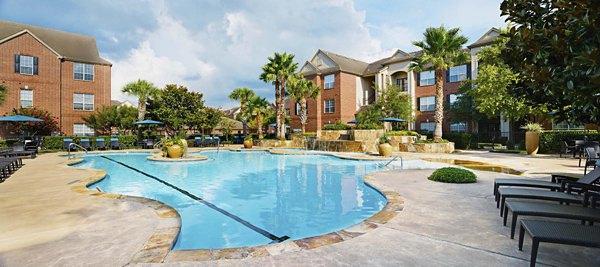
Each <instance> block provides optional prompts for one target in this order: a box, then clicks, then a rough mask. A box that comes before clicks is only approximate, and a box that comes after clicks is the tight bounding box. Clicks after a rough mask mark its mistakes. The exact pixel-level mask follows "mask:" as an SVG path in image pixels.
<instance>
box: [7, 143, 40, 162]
mask: <svg viewBox="0 0 600 267" xmlns="http://www.w3.org/2000/svg"><path fill="white" fill-rule="evenodd" d="M5 155H7V156H9V157H30V158H32V159H34V158H35V157H36V156H37V151H27V150H25V146H23V145H22V144H19V143H15V144H14V146H13V149H12V151H9V152H6V153H5Z"/></svg>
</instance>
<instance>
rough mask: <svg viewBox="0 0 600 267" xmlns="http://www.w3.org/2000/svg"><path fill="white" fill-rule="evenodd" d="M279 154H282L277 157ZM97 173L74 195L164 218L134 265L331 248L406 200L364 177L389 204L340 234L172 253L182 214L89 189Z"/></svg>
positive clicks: (373, 225) (147, 201) (373, 224)
mask: <svg viewBox="0 0 600 267" xmlns="http://www.w3.org/2000/svg"><path fill="white" fill-rule="evenodd" d="M228 150H231V151H271V152H272V150H270V149H262V148H261V149H239V150H236V149H228ZM274 154H279V153H274ZM282 154H283V153H282ZM81 161H83V159H77V160H73V161H72V162H67V165H69V166H70V165H75V164H77V163H80V162H81ZM81 169H87V170H90V171H93V172H94V175H93V176H91V177H88V178H86V179H82V180H80V181H78V182H76V183H75V184H73V185H72V186H71V190H72V191H74V192H78V193H82V194H88V195H92V196H98V197H104V198H112V199H122V200H126V201H134V202H138V203H140V204H143V205H145V206H147V207H149V208H152V209H153V210H154V212H155V213H156V215H157V216H158V217H159V218H160V221H159V224H158V227H157V229H156V230H155V231H154V233H153V234H152V236H151V237H150V238H149V239H148V240H147V241H146V244H145V245H144V247H143V248H142V249H141V250H140V251H138V252H137V253H136V254H135V255H134V256H133V258H132V259H131V261H130V263H161V262H180V261H211V260H221V259H242V258H253V257H266V256H274V255H279V254H283V253H288V252H295V251H302V250H309V249H314V248H318V247H322V246H326V245H330V244H335V243H339V242H343V241H346V240H349V239H352V238H355V237H358V236H361V235H363V234H365V233H367V232H368V231H371V230H373V229H376V228H378V227H379V226H380V225H383V224H386V223H387V222H389V221H390V220H391V219H393V218H394V217H396V215H398V213H399V212H400V211H402V210H403V209H404V199H403V198H402V197H401V196H400V195H399V194H398V193H397V192H394V191H393V190H391V189H390V188H388V187H386V186H385V185H383V184H381V183H379V182H378V181H377V180H376V179H375V178H374V177H373V176H371V175H366V176H365V177H364V183H365V185H367V186H369V187H371V188H373V189H375V190H376V191H378V192H379V193H381V194H382V195H383V196H384V197H385V198H386V200H387V204H386V205H385V207H384V208H383V209H382V210H381V211H379V212H378V213H376V214H375V215H373V216H371V217H369V218H367V219H366V220H364V221H362V222H360V223H358V224H355V225H353V226H350V227H348V228H346V229H342V230H339V231H336V232H332V233H327V234H324V235H320V236H314V237H307V238H303V239H299V240H293V241H285V242H282V243H277V244H268V245H263V246H255V247H242V248H228V249H196V250H171V248H172V247H173V245H174V244H175V241H176V240H177V237H178V235H179V231H180V229H181V217H180V215H179V213H178V212H177V211H176V210H175V209H173V208H171V207H170V206H168V205H166V204H164V203H162V202H160V201H157V200H153V199H148V198H143V197H135V196H127V195H121V194H112V193H106V192H99V191H94V190H90V189H88V186H89V185H92V184H94V183H97V182H99V181H101V180H102V179H104V178H105V177H106V172H105V171H103V170H98V169H91V168H81Z"/></svg>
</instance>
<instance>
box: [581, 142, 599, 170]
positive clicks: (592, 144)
mask: <svg viewBox="0 0 600 267" xmlns="http://www.w3.org/2000/svg"><path fill="white" fill-rule="evenodd" d="M588 148H592V149H593V151H594V152H593V153H590V155H588V153H587V152H586V151H588ZM580 149H581V150H580V151H581V152H580V154H579V167H581V161H582V160H583V159H588V158H590V157H592V158H598V154H600V144H599V143H598V142H596V141H585V143H584V144H583V146H580ZM589 151H590V152H592V150H589ZM582 154H583V156H582Z"/></svg>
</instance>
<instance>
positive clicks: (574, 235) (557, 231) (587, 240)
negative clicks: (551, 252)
mask: <svg viewBox="0 0 600 267" xmlns="http://www.w3.org/2000/svg"><path fill="white" fill-rule="evenodd" d="M525 232H527V234H529V236H531V259H530V261H529V266H531V267H533V266H535V262H536V260H537V252H538V248H539V245H540V243H541V242H546V243H555V244H565V245H575V246H584V247H594V248H599V247H600V227H593V226H586V225H579V224H572V223H564V222H546V221H536V220H521V232H520V233H519V250H523V239H524V237H525Z"/></svg>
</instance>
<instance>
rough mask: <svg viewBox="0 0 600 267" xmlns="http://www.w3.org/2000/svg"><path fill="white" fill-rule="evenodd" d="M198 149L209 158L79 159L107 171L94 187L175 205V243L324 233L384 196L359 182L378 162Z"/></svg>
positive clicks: (370, 211)
mask: <svg viewBox="0 0 600 267" xmlns="http://www.w3.org/2000/svg"><path fill="white" fill-rule="evenodd" d="M201 154H202V155H206V156H208V157H209V158H210V159H209V160H207V161H203V162H189V163H173V162H168V163H164V162H153V161H148V160H147V159H146V157H147V156H149V155H150V154H148V153H129V154H122V153H113V154H96V155H94V154H90V155H87V156H84V158H85V161H84V162H83V163H81V164H79V165H77V166H79V167H91V168H98V169H103V170H106V171H107V173H108V176H107V177H106V179H104V180H102V181H100V182H98V183H96V184H94V185H92V186H91V187H96V186H98V187H100V188H101V189H102V190H104V191H106V192H112V193H119V194H126V195H133V196H143V197H147V198H151V199H156V200H159V201H161V202H163V203H165V204H167V205H169V206H171V207H173V208H175V209H176V210H177V211H178V212H179V213H180V215H181V219H182V228H181V233H180V235H179V239H178V240H177V242H176V244H175V247H174V249H207V248H235V247H244V246H256V245H264V244H268V243H271V242H272V241H273V238H272V236H271V238H269V236H268V235H265V233H268V234H272V235H273V236H276V237H283V236H289V237H290V239H292V240H295V239H301V238H305V237H310V236H317V235H322V234H325V233H329V232H333V231H337V230H341V229H344V228H346V227H349V226H351V225H354V224H356V223H359V222H361V221H363V220H365V219H366V218H368V217H370V216H372V215H374V214H375V213H377V212H379V211H380V210H381V209H382V208H383V207H384V206H385V204H386V200H385V197H384V196H382V195H381V194H380V193H379V192H377V191H376V190H374V189H373V188H371V187H369V186H366V185H365V184H364V182H363V176H364V175H365V174H366V173H368V172H372V171H376V170H377V168H378V166H377V163H376V162H367V161H352V160H343V159H338V158H335V157H331V156H324V155H273V154H270V153H268V152H229V151H221V152H219V153H217V152H202V153H201ZM102 156H104V157H106V158H104V157H102ZM107 158H108V159H107ZM109 159H110V160H109ZM111 160H113V161H111ZM115 161H116V162H120V163H122V164H119V163H116V162H115ZM124 165H126V166H124ZM127 166H129V167H127ZM132 168H133V169H137V170H139V171H141V172H143V173H145V174H147V175H150V176H153V177H156V178H159V179H161V180H163V181H165V182H167V183H169V184H171V185H173V186H175V187H177V188H179V189H181V190H184V191H187V192H189V194H191V195H193V196H197V197H199V198H201V199H202V200H201V201H205V202H201V201H198V200H194V199H192V198H191V197H190V196H188V195H185V194H183V193H182V192H181V191H177V190H176V189H173V188H171V187H169V186H167V185H165V184H163V183H160V182H159V181H156V180H154V179H152V178H150V177H148V176H147V175H145V174H142V173H140V172H138V171H135V170H133V169H132ZM207 203H208V204H207ZM211 205H212V206H211ZM244 223H249V224H250V225H251V226H250V227H249V226H248V225H247V224H244ZM253 227H254V228H253ZM261 231H264V232H262V233H261Z"/></svg>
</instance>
